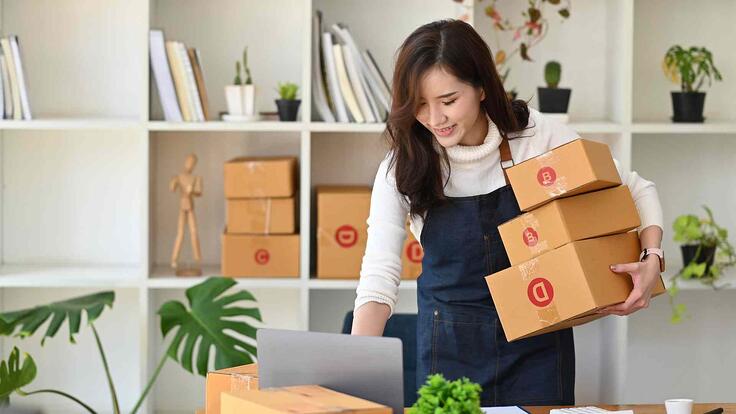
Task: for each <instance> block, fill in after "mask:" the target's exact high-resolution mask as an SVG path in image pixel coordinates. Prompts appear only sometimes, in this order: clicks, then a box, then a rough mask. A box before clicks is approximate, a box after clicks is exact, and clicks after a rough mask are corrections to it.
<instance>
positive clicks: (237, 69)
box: [233, 61, 243, 85]
mask: <svg viewBox="0 0 736 414" xmlns="http://www.w3.org/2000/svg"><path fill="white" fill-rule="evenodd" d="M242 84H243V80H242V79H241V78H240V62H239V61H235V79H234V80H233V85H242Z"/></svg>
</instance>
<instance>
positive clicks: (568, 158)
mask: <svg viewBox="0 0 736 414" xmlns="http://www.w3.org/2000/svg"><path fill="white" fill-rule="evenodd" d="M506 172H507V174H508V177H509V182H510V183H511V187H512V188H513V189H514V194H515V195H516V200H517V201H518V203H519V208H520V209H521V211H529V210H531V209H534V208H536V207H538V206H540V205H542V204H544V203H547V202H549V201H551V200H554V199H557V198H561V197H568V196H572V195H575V194H582V193H587V192H589V191H594V190H600V189H603V188H608V187H614V186H617V185H620V184H621V177H620V176H619V174H618V170H616V165H615V164H614V163H613V158H612V157H611V151H610V150H609V148H608V145H606V144H602V143H599V142H594V141H588V140H585V139H576V140H575V141H571V142H568V143H567V144H565V145H562V146H559V147H557V148H554V149H552V150H550V151H548V152H546V153H544V154H542V155H539V156H537V157H534V158H531V159H528V160H526V161H524V162H522V163H520V164H517V165H514V166H513V167H511V168H509V169H507V170H506Z"/></svg>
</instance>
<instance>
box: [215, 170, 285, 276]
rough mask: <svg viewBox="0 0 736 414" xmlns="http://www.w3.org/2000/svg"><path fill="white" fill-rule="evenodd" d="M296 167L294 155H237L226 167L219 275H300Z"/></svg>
mask: <svg viewBox="0 0 736 414" xmlns="http://www.w3.org/2000/svg"><path fill="white" fill-rule="evenodd" d="M296 167H297V162H296V158H294V157H258V158H245V157H242V158H235V159H233V160H230V161H228V162H227V163H225V170H224V174H225V180H224V181H225V198H226V226H225V232H224V233H223V235H222V262H221V264H222V269H221V270H222V274H223V276H230V277H249V276H250V277H298V276H299V234H298V233H297V231H296V230H297V229H296V210H297V206H296V197H295V193H296V187H297V184H296V183H297V179H296Z"/></svg>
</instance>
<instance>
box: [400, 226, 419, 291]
mask: <svg viewBox="0 0 736 414" xmlns="http://www.w3.org/2000/svg"><path fill="white" fill-rule="evenodd" d="M423 258H424V249H422V245H421V244H419V241H417V239H416V238H415V237H414V234H413V233H412V232H411V229H409V221H408V220H407V222H406V240H404V247H403V248H402V249H401V278H402V279H407V280H416V279H417V278H419V275H421V274H422V259H423Z"/></svg>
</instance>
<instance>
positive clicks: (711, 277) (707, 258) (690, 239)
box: [668, 206, 736, 323]
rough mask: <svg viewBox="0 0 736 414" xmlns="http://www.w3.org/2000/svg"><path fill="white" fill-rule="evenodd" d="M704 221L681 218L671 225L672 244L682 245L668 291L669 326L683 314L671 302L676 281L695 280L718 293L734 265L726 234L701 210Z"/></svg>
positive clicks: (734, 255)
mask: <svg viewBox="0 0 736 414" xmlns="http://www.w3.org/2000/svg"><path fill="white" fill-rule="evenodd" d="M703 208H704V209H705V212H706V214H707V215H706V217H704V218H701V217H698V216H696V215H693V214H683V215H681V216H679V217H677V218H676V219H675V221H674V223H672V229H673V230H674V231H675V236H674V240H675V241H676V242H680V243H682V244H681V245H680V249H681V251H682V263H683V264H684V265H683V268H682V269H681V270H680V271H679V272H677V273H676V274H675V275H674V276H672V278H671V281H672V285H671V286H670V288H669V290H668V291H669V295H670V304H671V305H672V322H673V323H679V322H681V321H682V318H683V316H684V314H685V310H686V309H685V305H684V304H677V305H676V304H675V303H674V299H675V297H676V296H677V293H678V292H679V287H678V285H677V282H678V280H698V281H700V282H701V283H703V284H705V285H707V286H711V287H712V288H713V289H719V288H721V287H723V286H722V285H721V286H717V285H716V283H717V282H718V280H719V278H720V277H721V276H722V275H723V271H724V270H725V269H727V268H729V267H731V266H734V265H736V251H734V247H733V246H732V245H731V243H730V242H729V241H728V230H726V229H725V228H723V227H721V226H719V225H718V224H717V223H716V222H715V220H713V212H712V211H711V210H710V208H708V207H707V206H703Z"/></svg>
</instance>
